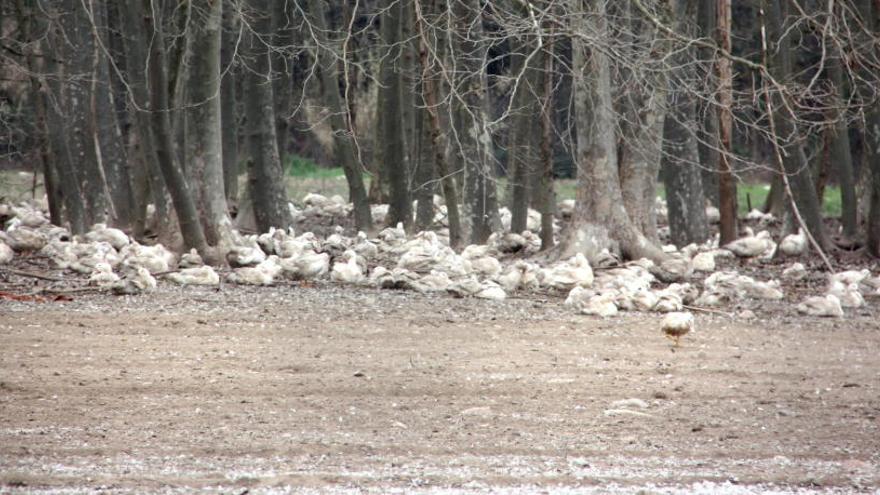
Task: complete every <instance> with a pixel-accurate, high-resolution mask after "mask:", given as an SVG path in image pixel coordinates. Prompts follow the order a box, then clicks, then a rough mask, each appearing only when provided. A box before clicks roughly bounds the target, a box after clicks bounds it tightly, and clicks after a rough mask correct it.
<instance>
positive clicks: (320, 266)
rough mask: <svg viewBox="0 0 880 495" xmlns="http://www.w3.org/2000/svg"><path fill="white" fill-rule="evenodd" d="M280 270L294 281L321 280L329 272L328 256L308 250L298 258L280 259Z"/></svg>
mask: <svg viewBox="0 0 880 495" xmlns="http://www.w3.org/2000/svg"><path fill="white" fill-rule="evenodd" d="M281 268H282V270H283V271H284V274H285V275H287V276H289V277H291V278H293V279H296V280H312V279H318V278H322V277H324V276H326V275H327V273H329V272H330V255H329V254H327V253H316V252H315V251H312V250H311V249H309V250H307V251H303V252H302V253H300V254H299V255H298V256H294V257H290V258H282V259H281Z"/></svg>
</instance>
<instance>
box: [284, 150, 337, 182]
mask: <svg viewBox="0 0 880 495" xmlns="http://www.w3.org/2000/svg"><path fill="white" fill-rule="evenodd" d="M285 163H286V166H285V167H284V168H285V170H287V175H288V176H290V177H296V178H300V179H332V178H336V177H340V176H342V175H344V172H343V170H342V167H322V166H320V165H318V164H317V163H315V162H313V161H312V160H310V159H308V158H305V157H301V156H298V155H287V156H286V157H285Z"/></svg>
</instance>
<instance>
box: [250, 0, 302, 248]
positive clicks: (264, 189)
mask: <svg viewBox="0 0 880 495" xmlns="http://www.w3.org/2000/svg"><path fill="white" fill-rule="evenodd" d="M248 6H249V7H250V12H251V15H252V21H251V27H252V29H253V31H254V32H253V33H251V34H250V35H249V36H248V41H247V55H248V57H249V64H248V65H249V68H250V70H249V71H248V72H247V76H246V82H245V87H246V91H245V98H244V103H245V118H246V119H247V135H248V140H249V142H250V146H249V151H250V157H249V159H248V162H247V168H248V187H249V189H250V196H251V200H252V202H253V206H254V216H255V218H256V221H257V229H258V230H259V231H260V232H267V231H268V230H269V228H270V227H275V228H278V229H282V230H286V229H287V228H288V227H289V226H290V223H291V217H290V212H289V211H288V208H287V191H286V189H285V188H286V184H287V182H286V181H285V179H284V172H283V170H282V169H281V160H280V157H279V156H278V139H277V137H276V136H275V130H276V127H275V126H276V120H275V111H274V110H275V99H274V97H273V95H272V79H271V77H272V75H271V67H270V66H271V64H270V63H269V51H268V50H269V47H267V46H266V45H265V44H264V42H263V41H262V40H261V39H260V37H267V36H268V35H269V32H270V30H271V26H272V19H271V17H270V16H269V15H268V13H269V12H270V9H269V4H268V1H267V0H249V1H248Z"/></svg>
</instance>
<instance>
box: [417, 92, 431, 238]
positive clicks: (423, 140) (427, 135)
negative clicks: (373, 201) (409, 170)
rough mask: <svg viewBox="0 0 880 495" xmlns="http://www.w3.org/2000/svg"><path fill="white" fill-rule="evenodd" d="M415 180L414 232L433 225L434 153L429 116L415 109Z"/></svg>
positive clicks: (423, 109)
mask: <svg viewBox="0 0 880 495" xmlns="http://www.w3.org/2000/svg"><path fill="white" fill-rule="evenodd" d="M416 116H417V117H416V118H417V120H416V130H417V133H416V147H415V150H414V153H413V156H414V158H415V167H416V168H415V173H414V176H415V180H414V183H413V189H414V190H415V198H416V230H417V231H424V230H428V229H429V228H431V225H432V224H433V223H434V153H433V152H432V148H433V147H432V144H431V115H430V114H429V113H428V111H427V110H426V109H425V108H423V107H422V106H418V107H416Z"/></svg>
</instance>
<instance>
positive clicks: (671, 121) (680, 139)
mask: <svg viewBox="0 0 880 495" xmlns="http://www.w3.org/2000/svg"><path fill="white" fill-rule="evenodd" d="M696 3H697V2H696V1H695V0H676V1H675V2H674V3H673V12H674V18H673V19H674V20H673V22H674V23H675V24H676V29H678V30H679V31H680V32H685V33H687V34H689V35H692V34H693V33H688V30H689V29H688V24H687V20H688V19H689V18H692V17H693V14H694V10H695V9H696ZM693 55H694V49H692V48H690V49H684V50H682V51H680V52H678V54H677V55H676V56H675V57H674V58H673V69H672V73H671V74H670V78H669V94H668V96H667V100H666V101H667V105H668V108H669V109H668V112H669V113H668V115H667V117H666V119H665V121H664V126H663V142H664V150H663V154H662V161H661V175H662V177H663V182H664V183H665V184H666V205H667V208H668V215H669V231H670V237H671V238H672V243H673V244H675V245H676V246H679V247H682V246H686V245H688V244H690V243H702V242H704V241H705V240H706V238H708V236H709V224H708V221H707V220H706V208H705V205H706V198H705V196H704V193H703V177H702V174H701V173H700V156H699V151H698V149H697V148H698V147H697V138H696V135H697V134H696V130H697V129H698V128H699V122H698V120H697V115H696V103H695V100H694V96H693V95H691V94H690V93H689V92H688V91H687V90H686V89H682V90H680V89H679V87H680V86H683V85H686V84H688V82H689V81H690V80H692V79H693V78H694V74H695V71H694V68H693V66H692V65H691V64H690V63H689V61H690V59H691V58H692V57H693Z"/></svg>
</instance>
